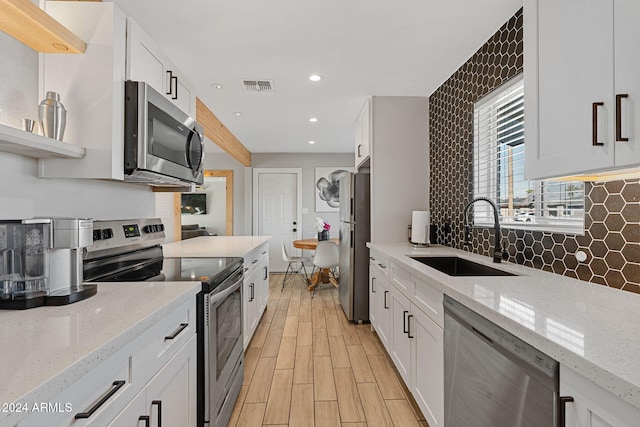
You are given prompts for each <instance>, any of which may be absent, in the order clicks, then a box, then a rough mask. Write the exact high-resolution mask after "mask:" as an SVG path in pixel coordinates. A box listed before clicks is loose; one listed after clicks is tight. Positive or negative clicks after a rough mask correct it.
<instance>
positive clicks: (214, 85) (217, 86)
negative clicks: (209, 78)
mask: <svg viewBox="0 0 640 427" xmlns="http://www.w3.org/2000/svg"><path fill="white" fill-rule="evenodd" d="M211 87H213V88H214V89H224V85H223V84H221V83H211Z"/></svg>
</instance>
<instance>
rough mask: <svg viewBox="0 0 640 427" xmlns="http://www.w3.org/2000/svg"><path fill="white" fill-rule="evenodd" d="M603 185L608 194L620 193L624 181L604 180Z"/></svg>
mask: <svg viewBox="0 0 640 427" xmlns="http://www.w3.org/2000/svg"><path fill="white" fill-rule="evenodd" d="M604 187H605V188H606V190H607V192H608V193H609V194H613V193H620V192H621V191H622V187H624V181H609V182H605V183H604Z"/></svg>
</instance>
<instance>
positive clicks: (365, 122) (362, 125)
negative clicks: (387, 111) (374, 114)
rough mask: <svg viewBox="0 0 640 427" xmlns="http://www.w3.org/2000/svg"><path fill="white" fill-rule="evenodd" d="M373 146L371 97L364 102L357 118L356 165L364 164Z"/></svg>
mask: <svg viewBox="0 0 640 427" xmlns="http://www.w3.org/2000/svg"><path fill="white" fill-rule="evenodd" d="M370 146H371V101H370V99H369V98H367V100H366V101H365V103H364V106H363V107H362V110H361V111H360V114H359V115H358V118H357V119H356V140H355V154H356V167H360V166H362V164H363V163H364V162H366V161H367V160H368V159H369V153H370Z"/></svg>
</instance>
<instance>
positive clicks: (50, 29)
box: [0, 0, 87, 53]
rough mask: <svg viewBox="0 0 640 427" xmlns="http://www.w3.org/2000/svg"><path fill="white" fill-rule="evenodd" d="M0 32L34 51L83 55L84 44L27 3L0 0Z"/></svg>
mask: <svg viewBox="0 0 640 427" xmlns="http://www.w3.org/2000/svg"><path fill="white" fill-rule="evenodd" d="M0 30H2V31H4V32H5V33H7V34H8V35H10V36H11V37H13V38H14V39H16V40H19V41H21V42H22V43H24V44H25V45H27V46H29V47H30V48H32V49H33V50H35V51H37V52H43V53H84V51H85V50H87V44H86V43H85V42H84V41H83V40H81V39H80V37H78V36H76V35H75V34H74V33H72V32H71V31H69V30H68V29H67V28H66V27H65V26H64V25H62V24H61V23H59V22H58V21H56V20H55V19H53V18H52V17H51V16H50V15H48V14H47V12H45V11H44V10H42V9H40V8H39V7H38V6H37V5H36V4H34V3H33V2H31V0H0Z"/></svg>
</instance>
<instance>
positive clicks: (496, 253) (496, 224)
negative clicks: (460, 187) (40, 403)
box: [464, 197, 509, 262]
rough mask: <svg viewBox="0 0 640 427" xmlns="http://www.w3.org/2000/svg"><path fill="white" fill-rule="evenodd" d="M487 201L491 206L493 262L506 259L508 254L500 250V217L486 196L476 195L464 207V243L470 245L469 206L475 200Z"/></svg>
mask: <svg viewBox="0 0 640 427" xmlns="http://www.w3.org/2000/svg"><path fill="white" fill-rule="evenodd" d="M480 201H482V202H487V203H489V204H490V205H491V207H492V208H493V228H494V230H495V247H494V249H493V262H502V260H503V259H507V258H508V257H509V254H508V253H507V251H503V250H502V244H501V243H500V242H501V240H502V236H501V235H500V219H499V217H498V208H497V207H496V204H495V203H493V201H492V200H491V199H488V198H486V197H476V198H475V199H473V200H472V201H471V202H469V204H468V205H467V206H466V207H465V208H464V245H465V246H469V245H471V227H470V226H469V208H471V205H473V204H474V203H475V202H480Z"/></svg>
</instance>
